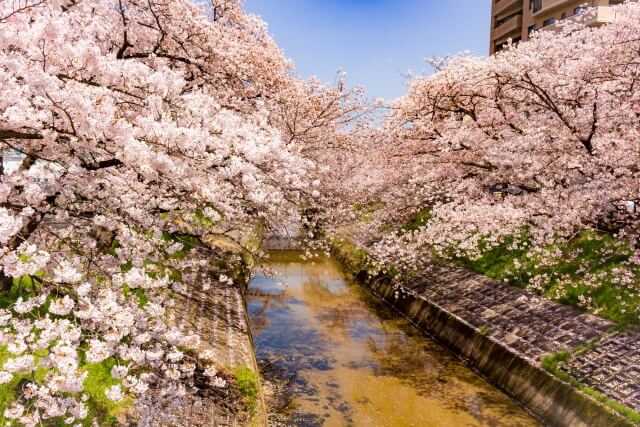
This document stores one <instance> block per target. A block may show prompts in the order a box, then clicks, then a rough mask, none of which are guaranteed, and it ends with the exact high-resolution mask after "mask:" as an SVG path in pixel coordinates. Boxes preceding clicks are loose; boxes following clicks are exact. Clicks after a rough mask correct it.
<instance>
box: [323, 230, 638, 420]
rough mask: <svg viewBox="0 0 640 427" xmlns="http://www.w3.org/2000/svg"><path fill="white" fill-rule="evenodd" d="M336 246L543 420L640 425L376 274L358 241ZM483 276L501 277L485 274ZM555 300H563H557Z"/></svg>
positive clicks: (398, 306) (372, 284)
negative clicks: (365, 259) (357, 245)
mask: <svg viewBox="0 0 640 427" xmlns="http://www.w3.org/2000/svg"><path fill="white" fill-rule="evenodd" d="M331 252H332V254H333V256H334V257H335V258H336V259H337V260H338V261H339V262H341V263H342V264H343V266H344V267H345V270H346V271H347V272H348V273H349V274H351V275H352V276H353V278H354V279H355V280H356V281H357V282H358V283H360V284H361V285H363V286H364V287H365V288H366V289H367V290H369V291H370V292H371V293H372V294H374V295H375V296H376V297H378V298H380V299H381V300H383V301H384V302H385V303H387V304H388V305H389V306H391V307H392V308H393V309H394V310H395V311H397V312H398V313H400V314H401V315H402V316H403V317H405V318H407V319H408V320H409V321H410V322H411V323H412V324H413V325H414V326H415V327H416V328H418V329H419V330H420V331H421V332H423V333H424V334H426V335H427V336H429V337H431V338H433V339H434V340H436V341H437V342H439V343H440V344H442V345H443V346H445V347H446V348H447V349H448V350H449V351H451V352H452V353H453V354H454V355H455V356H456V357H458V358H459V359H460V360H462V361H463V362H464V363H465V364H466V365H467V366H469V367H470V368H471V369H473V370H474V371H476V372H477V373H478V374H480V375H481V376H482V377H483V378H485V379H486V380H487V381H488V382H489V383H491V384H492V385H494V386H496V387H498V388H499V389H501V390H502V391H503V392H505V393H506V394H507V395H509V396H510V397H512V398H513V399H514V400H516V401H517V402H518V403H519V404H520V405H522V406H523V407H524V408H525V409H526V410H527V411H528V412H530V413H531V414H532V415H534V416H535V417H536V418H537V419H538V420H539V421H541V422H542V423H543V424H545V425H552V426H567V427H569V426H571V427H574V426H633V425H636V424H634V423H632V422H631V421H630V420H628V419H627V418H625V417H623V416H622V415H621V414H619V413H617V412H615V411H614V410H612V409H611V408H610V407H608V406H606V405H604V404H602V403H600V402H599V401H597V400H596V399H594V398H593V397H592V396H590V395H588V394H586V393H584V392H583V391H581V390H579V389H578V388H576V387H574V386H573V385H572V384H570V383H569V382H567V381H564V380H563V379H561V378H559V377H558V376H556V375H552V374H551V373H550V372H549V371H548V370H547V369H545V368H544V367H543V366H542V364H541V363H539V362H538V361H536V360H535V359H532V358H531V357H528V356H526V355H524V354H520V353H519V352H518V351H516V350H514V349H513V348H512V347H511V346H510V345H508V344H506V343H505V342H503V341H501V340H498V339H495V338H494V337H492V336H491V334H490V333H488V331H487V330H485V329H483V328H484V326H482V327H478V326H477V325H476V326H474V323H476V324H477V321H474V320H476V319H472V318H469V317H467V318H465V317H464V316H460V315H458V314H456V313H454V312H452V311H451V310H448V309H447V308H445V307H443V306H442V305H440V304H438V303H436V302H435V301H433V300H430V299H429V298H426V297H425V296H423V295H421V294H420V293H419V292H416V291H415V290H414V289H409V288H408V287H407V286H402V285H396V284H392V283H391V281H390V280H389V279H388V278H387V277H385V276H384V275H382V274H376V275H372V274H370V272H369V270H368V268H367V265H366V262H365V261H364V257H363V256H362V255H363V254H362V251H358V250H357V249H356V248H355V246H353V245H352V244H350V243H346V242H344V241H342V240H341V241H334V242H333V243H332V245H331ZM479 278H480V276H479V275H477V274H475V273H471V272H469V271H466V270H465V271H464V272H463V274H462V275H460V277H458V279H459V280H458V281H452V282H451V283H449V285H450V286H453V287H454V288H455V287H457V286H460V287H461V288H463V287H464V284H465V283H464V281H474V285H476V284H477V282H478V280H477V279H479ZM480 281H481V282H484V283H485V284H486V283H487V282H490V283H491V284H495V283H496V282H495V281H491V280H490V279H487V278H485V277H481V280H480ZM498 283H499V282H498ZM500 285H502V284H500ZM514 289H516V290H517V292H522V291H521V290H518V289H517V288H514ZM549 303H550V304H554V305H557V306H560V304H558V303H555V302H552V301H549ZM606 335H607V332H603V335H602V337H600V338H604V337H605V336H606Z"/></svg>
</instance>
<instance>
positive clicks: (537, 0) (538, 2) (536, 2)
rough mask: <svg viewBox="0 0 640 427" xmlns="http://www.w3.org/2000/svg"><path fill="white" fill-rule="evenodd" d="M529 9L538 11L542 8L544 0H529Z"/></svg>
mask: <svg viewBox="0 0 640 427" xmlns="http://www.w3.org/2000/svg"><path fill="white" fill-rule="evenodd" d="M529 9H531V10H532V11H533V13H536V12H537V11H539V10H540V9H542V0H529Z"/></svg>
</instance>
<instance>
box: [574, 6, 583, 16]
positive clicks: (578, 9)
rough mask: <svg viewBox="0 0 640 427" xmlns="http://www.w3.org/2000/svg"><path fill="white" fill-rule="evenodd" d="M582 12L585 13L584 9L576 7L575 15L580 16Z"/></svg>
mask: <svg viewBox="0 0 640 427" xmlns="http://www.w3.org/2000/svg"><path fill="white" fill-rule="evenodd" d="M582 12H584V7H576V8H575V9H573V14H574V15H580V14H581V13H582Z"/></svg>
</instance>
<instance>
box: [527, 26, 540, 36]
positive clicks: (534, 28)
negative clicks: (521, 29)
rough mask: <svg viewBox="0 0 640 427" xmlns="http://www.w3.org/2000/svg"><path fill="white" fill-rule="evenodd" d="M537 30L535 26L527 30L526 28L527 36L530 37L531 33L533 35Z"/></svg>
mask: <svg viewBox="0 0 640 427" xmlns="http://www.w3.org/2000/svg"><path fill="white" fill-rule="evenodd" d="M537 29H538V27H536V24H533V25H530V26H529V28H527V34H529V35H531V33H533V32H534V31H535V30H537Z"/></svg>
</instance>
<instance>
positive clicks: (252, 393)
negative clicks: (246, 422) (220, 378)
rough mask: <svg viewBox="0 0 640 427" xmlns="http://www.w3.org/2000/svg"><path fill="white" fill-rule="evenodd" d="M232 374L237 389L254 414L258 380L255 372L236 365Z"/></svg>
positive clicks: (256, 403) (256, 402)
mask: <svg viewBox="0 0 640 427" xmlns="http://www.w3.org/2000/svg"><path fill="white" fill-rule="evenodd" d="M233 376H234V377H235V380H236V386H237V387H238V391H239V392H240V394H241V395H242V397H243V398H244V401H245V403H246V405H247V408H248V409H249V412H250V413H251V414H254V413H255V411H256V407H257V405H258V387H259V381H258V376H257V374H256V373H255V372H254V371H253V370H252V369H250V368H247V367H246V366H243V367H238V368H235V369H234V370H233Z"/></svg>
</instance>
